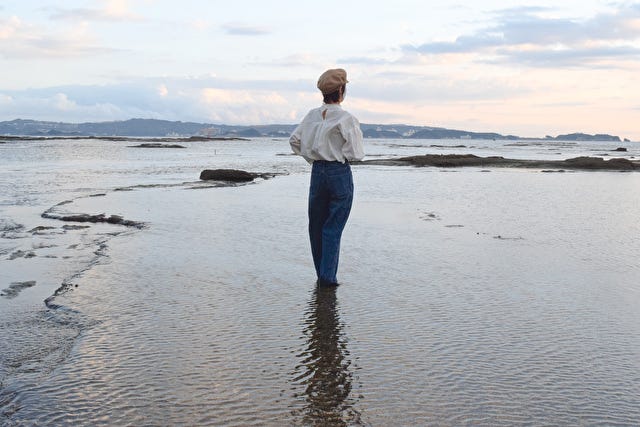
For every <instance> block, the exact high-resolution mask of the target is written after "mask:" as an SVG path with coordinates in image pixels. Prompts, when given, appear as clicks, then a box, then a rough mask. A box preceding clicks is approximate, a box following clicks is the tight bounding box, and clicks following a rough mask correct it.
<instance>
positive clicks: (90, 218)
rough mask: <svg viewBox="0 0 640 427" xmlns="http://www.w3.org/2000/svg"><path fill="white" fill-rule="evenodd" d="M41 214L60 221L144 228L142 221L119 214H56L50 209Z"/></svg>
mask: <svg viewBox="0 0 640 427" xmlns="http://www.w3.org/2000/svg"><path fill="white" fill-rule="evenodd" d="M41 216H42V217H43V218H47V219H57V220H60V221H68V222H91V223H98V222H104V223H108V224H118V225H124V226H126V227H135V228H144V223H142V222H138V221H131V220H128V219H124V218H122V217H121V216H120V215H110V216H106V215H105V214H98V215H90V214H72V215H58V214H55V213H52V212H51V210H48V211H46V212H44V213H43V214H42V215H41Z"/></svg>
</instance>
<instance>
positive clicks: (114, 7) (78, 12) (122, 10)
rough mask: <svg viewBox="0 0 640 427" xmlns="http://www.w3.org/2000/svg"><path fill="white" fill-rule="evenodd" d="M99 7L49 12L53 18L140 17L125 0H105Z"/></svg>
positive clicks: (125, 18) (131, 19) (104, 19)
mask: <svg viewBox="0 0 640 427" xmlns="http://www.w3.org/2000/svg"><path fill="white" fill-rule="evenodd" d="M103 3H104V7H102V8H100V9H90V8H76V9H56V10H55V12H53V13H52V14H51V19H54V20H73V21H75V20H81V21H140V20H142V17H141V16H140V15H138V14H136V13H133V12H131V10H130V7H129V2H128V1H127V0H105V1H103Z"/></svg>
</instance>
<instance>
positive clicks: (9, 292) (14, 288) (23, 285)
mask: <svg viewBox="0 0 640 427" xmlns="http://www.w3.org/2000/svg"><path fill="white" fill-rule="evenodd" d="M35 285H36V281H35V280H28V281H26V282H13V283H11V285H9V287H8V288H6V289H3V290H2V291H1V292H0V297H5V298H6V299H12V298H15V297H17V296H18V294H19V293H20V292H21V291H22V290H23V289H27V288H32V287H34V286H35Z"/></svg>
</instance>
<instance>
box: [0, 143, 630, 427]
mask: <svg viewBox="0 0 640 427" xmlns="http://www.w3.org/2000/svg"><path fill="white" fill-rule="evenodd" d="M67 143H68V141H65V142H48V143H42V144H41V143H38V144H40V145H32V144H33V143H24V142H21V143H19V144H18V143H13V144H11V143H10V144H4V145H3V146H0V156H1V157H0V159H1V160H0V161H2V162H3V166H7V168H5V167H3V168H2V172H0V175H1V178H2V181H1V182H3V184H2V186H3V188H2V190H3V193H2V194H3V196H2V204H1V205H0V213H1V214H2V218H3V224H2V226H3V236H2V238H1V239H0V250H2V251H3V252H2V253H1V257H0V265H1V266H2V271H1V273H0V280H2V282H0V288H2V289H5V288H8V287H10V285H11V283H18V282H27V281H35V282H36V284H35V285H34V286H30V287H24V288H21V290H20V292H19V293H18V294H17V295H16V296H14V297H12V298H10V299H9V298H6V297H0V310H1V311H0V313H1V314H0V325H2V328H1V329H0V340H1V341H0V343H1V344H2V345H0V349H1V350H0V363H1V365H0V368H1V370H0V381H1V383H0V384H1V389H0V408H1V411H0V413H1V415H0V417H2V418H0V420H2V422H3V423H4V424H7V425H22V424H27V425H30V424H42V425H283V424H284V425H327V424H329V425H523V424H525V425H526V424H529V425H576V424H578V425H611V424H614V425H637V424H638V423H640V314H639V312H638V310H637V307H638V304H639V303H640V288H639V287H638V284H637V283H638V282H639V281H638V279H639V278H640V267H639V266H638V264H637V258H638V256H639V255H640V241H638V239H637V236H638V235H639V234H640V224H639V223H638V221H637V218H638V214H639V213H640V193H639V192H638V188H639V185H640V174H637V173H613V172H573V173H564V174H546V173H540V172H539V171H536V170H515V169H491V171H490V172H485V171H482V170H480V169H476V168H470V169H435V168H405V167H379V166H354V167H353V170H354V181H355V186H356V199H355V204H354V208H353V211H352V214H351V218H350V220H349V223H348V225H347V229H346V231H345V235H344V238H343V251H342V256H341V265H340V271H339V278H340V280H341V282H342V283H343V284H342V286H340V287H339V288H338V289H337V291H335V292H331V291H329V292H320V293H318V292H317V291H316V290H315V289H314V280H315V277H313V266H312V262H311V259H310V255H309V248H308V243H307V240H306V191H307V187H308V171H309V168H308V166H307V165H306V164H305V163H304V162H303V161H302V160H301V159H299V158H296V157H293V156H286V155H283V154H285V153H287V152H288V147H287V144H286V142H285V141H271V140H258V141H252V142H242V143H237V144H235V143H232V142H225V143H207V144H193V145H190V146H189V148H188V149H186V150H177V151H176V150H165V149H160V150H140V149H133V148H128V147H127V144H124V143H113V142H100V141H75V142H73V146H72V147H71V146H67V145H65V144H67ZM402 143H403V144H406V141H402ZM444 143H445V144H449V145H457V144H458V143H459V141H445V142H444ZM475 143H476V144H477V145H478V146H480V144H485V146H482V147H478V148H477V149H469V148H467V149H461V148H460V149H458V148H451V149H449V151H451V152H456V150H463V151H464V152H473V153H474V154H478V155H489V154H485V152H487V151H491V153H493V154H491V155H494V154H497V155H503V156H504V157H516V156H521V157H522V158H538V157H539V155H538V152H537V151H535V150H538V151H539V150H542V149H541V147H538V146H536V147H531V146H529V147H512V146H504V143H502V142H499V143H493V144H492V143H491V142H483V141H479V142H475ZM114 144H115V145H114ZM367 144H368V147H367V148H368V152H369V153H371V154H372V155H373V156H375V155H378V154H379V155H405V154H421V153H424V152H432V153H440V152H443V151H444V152H447V149H444V148H441V147H429V146H430V145H432V144H437V145H441V144H443V142H442V141H422V142H420V143H419V144H418V145H422V146H418V147H414V148H413V149H411V148H410V147H398V146H397V141H374V142H370V141H367ZM129 145H130V144H129ZM469 145H471V144H469ZM543 148H545V147H543ZM546 148H557V147H546ZM597 148H598V149H600V148H602V149H606V148H610V147H609V146H605V147H597ZM613 148H615V147H613ZM592 149H595V148H593V146H591V145H588V144H584V145H578V146H575V145H571V147H570V148H569V149H568V150H570V151H571V152H570V153H567V155H566V156H565V158H566V157H575V155H581V153H586V152H589V150H592ZM474 150H476V151H474ZM633 150H636V148H635V147H634V146H630V150H629V152H628V153H623V154H626V155H627V156H633V155H637V154H638V153H637V152H635V151H633ZM400 151H402V152H400ZM545 151H548V152H551V150H545ZM574 154H575V155H574ZM213 167H238V168H241V169H245V170H251V171H256V172H279V173H287V174H286V175H279V176H276V177H275V178H273V179H270V180H266V181H260V182H257V183H255V184H250V185H242V186H234V187H220V188H199V187H201V185H199V184H197V183H196V184H194V183H195V182H197V176H198V174H199V172H200V170H202V169H205V168H213ZM123 187H126V189H128V190H130V191H114V190H115V189H117V188H123ZM96 194H104V195H101V196H97V197H89V196H91V195H96ZM65 200H70V201H71V203H68V204H65V205H62V206H59V207H57V209H59V210H64V211H65V212H74V213H92V214H94V213H106V214H118V215H122V216H123V217H124V218H127V219H130V220H135V221H142V222H144V223H145V224H146V228H144V229H142V230H138V229H132V228H127V227H122V226H118V225H111V224H89V225H90V227H89V228H81V229H64V228H62V227H63V226H64V225H65V224H64V223H62V222H60V221H55V220H47V219H42V218H40V217H39V215H40V214H41V213H42V212H44V211H45V210H47V209H49V208H50V207H52V206H54V205H56V204H58V203H59V202H62V201H65ZM70 224H72V223H69V224H67V225H70ZM76 225H86V224H76ZM37 226H50V227H54V228H51V229H43V230H40V231H36V232H29V230H32V229H33V228H34V227H37ZM53 245H55V246H53ZM47 246H50V247H47ZM18 251H22V252H23V253H28V252H33V254H34V256H29V257H27V256H25V255H22V256H17V257H15V258H14V259H10V258H12V256H15V254H16V253H18ZM18 255H20V254H18ZM52 257H56V258H52ZM65 257H66V258H65ZM61 286H62V289H61V290H60V292H58V295H57V296H55V297H53V298H50V299H49V300H48V306H45V305H44V303H43V300H44V299H46V298H49V297H50V296H51V295H53V294H54V293H55V292H56V289H59V288H61Z"/></svg>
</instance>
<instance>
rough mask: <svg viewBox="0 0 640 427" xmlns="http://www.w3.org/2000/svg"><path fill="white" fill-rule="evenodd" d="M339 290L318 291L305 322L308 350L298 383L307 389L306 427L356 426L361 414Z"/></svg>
mask: <svg viewBox="0 0 640 427" xmlns="http://www.w3.org/2000/svg"><path fill="white" fill-rule="evenodd" d="M336 305H337V303H336V291H335V288H330V289H322V288H320V289H316V290H315V292H314V294H313V297H312V299H311V301H310V306H309V311H308V312H307V318H306V319H305V321H306V324H307V328H306V329H305V335H306V336H307V347H306V349H305V351H303V352H302V353H301V354H300V355H299V357H301V358H302V365H301V366H300V367H301V368H302V372H299V373H298V374H297V375H296V378H295V381H296V382H298V383H299V384H301V385H302V386H304V388H305V400H306V405H305V411H304V415H303V423H302V424H304V425H352V424H354V423H359V414H358V413H357V411H355V410H354V409H353V408H352V405H353V401H352V399H349V394H350V393H351V384H352V374H351V372H349V366H350V364H351V362H350V361H349V360H348V358H347V357H348V355H349V353H348V351H347V349H346V340H345V337H344V335H343V333H342V330H341V328H342V325H341V323H340V318H339V316H338V312H337V311H336Z"/></svg>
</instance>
